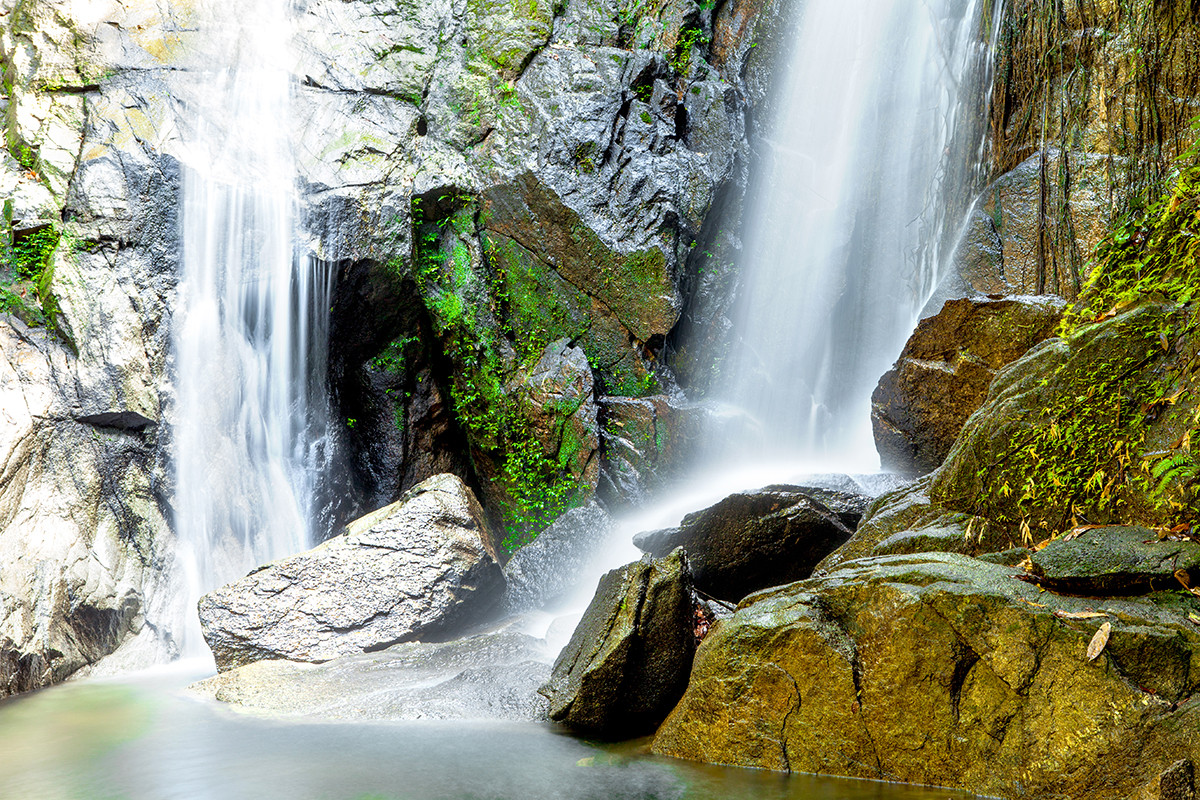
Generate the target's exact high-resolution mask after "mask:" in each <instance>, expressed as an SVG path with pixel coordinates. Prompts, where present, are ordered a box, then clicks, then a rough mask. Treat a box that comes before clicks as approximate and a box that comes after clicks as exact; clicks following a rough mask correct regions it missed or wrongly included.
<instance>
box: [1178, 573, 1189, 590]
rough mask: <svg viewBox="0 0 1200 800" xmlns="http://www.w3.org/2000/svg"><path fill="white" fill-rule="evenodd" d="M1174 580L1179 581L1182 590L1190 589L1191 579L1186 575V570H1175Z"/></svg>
mask: <svg viewBox="0 0 1200 800" xmlns="http://www.w3.org/2000/svg"><path fill="white" fill-rule="evenodd" d="M1175 580H1177V581H1179V583H1180V584H1181V585H1182V586H1183V588H1185V589H1189V590H1190V589H1191V588H1192V577H1191V576H1190V575H1188V574H1187V570H1186V569H1177V570H1175Z"/></svg>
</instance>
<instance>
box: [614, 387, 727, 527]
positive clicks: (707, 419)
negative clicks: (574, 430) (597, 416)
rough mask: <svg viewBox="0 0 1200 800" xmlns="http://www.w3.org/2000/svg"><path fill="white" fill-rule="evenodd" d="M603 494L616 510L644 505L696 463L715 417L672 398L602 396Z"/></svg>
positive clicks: (694, 404)
mask: <svg viewBox="0 0 1200 800" xmlns="http://www.w3.org/2000/svg"><path fill="white" fill-rule="evenodd" d="M597 403H598V404H599V406H600V410H601V418H602V420H603V424H602V426H601V431H600V437H601V440H602V441H603V445H604V447H603V452H604V472H603V474H602V477H603V482H602V484H601V494H602V496H603V497H604V499H605V500H606V501H607V502H608V503H609V504H610V505H617V506H619V505H625V504H632V505H635V506H636V505H643V504H645V503H647V502H649V501H650V500H651V498H652V497H653V495H654V492H655V490H658V489H662V488H663V487H665V486H668V485H670V484H671V482H672V481H674V480H677V479H679V478H680V477H681V473H683V471H684V470H685V469H686V467H687V465H689V464H691V463H694V462H693V459H694V458H695V457H696V455H697V452H698V450H699V447H700V445H701V442H702V441H703V440H704V432H705V430H706V429H710V428H711V423H712V414H711V412H710V411H709V410H708V409H707V408H706V407H705V406H703V405H699V404H696V403H688V402H685V401H683V400H682V399H680V398H675V397H670V396H667V395H652V396H649V397H636V398H635V397H601V398H599V399H598V400H597Z"/></svg>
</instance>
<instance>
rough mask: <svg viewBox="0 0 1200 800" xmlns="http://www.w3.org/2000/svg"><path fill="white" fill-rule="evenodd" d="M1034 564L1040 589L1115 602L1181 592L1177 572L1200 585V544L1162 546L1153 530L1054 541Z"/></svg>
mask: <svg viewBox="0 0 1200 800" xmlns="http://www.w3.org/2000/svg"><path fill="white" fill-rule="evenodd" d="M1030 561H1031V562H1032V563H1033V567H1032V569H1031V572H1032V574H1033V578H1034V579H1035V580H1036V582H1037V583H1038V585H1039V586H1044V587H1046V588H1047V589H1052V590H1054V591H1056V592H1061V593H1065V594H1078V595H1087V596H1090V597H1112V596H1117V595H1127V594H1146V593H1148V592H1152V591H1158V590H1163V589H1177V588H1179V587H1180V583H1179V580H1178V579H1177V578H1176V577H1175V573H1176V571H1177V570H1183V571H1184V572H1186V573H1188V574H1189V575H1190V576H1191V577H1190V578H1189V579H1188V580H1189V582H1190V581H1191V580H1195V581H1196V582H1197V585H1200V544H1197V543H1196V542H1192V541H1183V542H1177V541H1170V540H1166V541H1159V538H1158V535H1157V534H1156V533H1155V532H1154V531H1152V530H1150V529H1148V528H1139V527H1125V526H1119V525H1117V526H1105V527H1102V528H1093V529H1091V530H1088V531H1084V532H1083V533H1081V534H1079V535H1078V536H1073V537H1071V538H1066V537H1064V538H1059V539H1055V540H1053V541H1052V542H1050V544H1048V545H1047V546H1046V547H1045V548H1044V549H1042V550H1039V551H1038V552H1036V553H1033V554H1032V555H1031V556H1030Z"/></svg>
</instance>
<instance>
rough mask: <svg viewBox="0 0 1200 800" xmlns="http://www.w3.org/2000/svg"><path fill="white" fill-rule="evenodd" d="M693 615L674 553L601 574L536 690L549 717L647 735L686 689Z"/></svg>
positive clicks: (583, 727) (623, 734)
mask: <svg viewBox="0 0 1200 800" xmlns="http://www.w3.org/2000/svg"><path fill="white" fill-rule="evenodd" d="M695 615H696V600H695V596H694V594H693V593H692V585H691V577H690V575H689V572H688V565H687V557H686V556H685V555H684V554H683V552H682V551H680V550H676V551H675V552H674V553H672V554H671V555H670V556H668V557H667V558H664V559H660V560H658V561H652V560H651V559H650V558H648V557H647V558H643V559H642V560H641V561H638V562H635V563H633V564H629V565H627V566H625V567H621V568H620V569H615V570H613V571H612V572H609V573H608V574H607V575H605V576H604V577H603V578H601V579H600V585H599V587H597V589H596V596H595V597H594V598H593V599H592V602H591V604H590V605H589V606H588V608H587V611H585V612H584V614H583V619H581V620H580V622H579V626H578V627H577V628H576V629H575V633H574V634H572V636H571V640H570V642H569V643H568V644H567V646H566V647H565V648H563V651H562V653H561V654H559V656H558V660H557V661H555V662H554V672H553V674H552V675H551V677H550V681H549V682H548V683H547V684H546V686H545V687H543V688H542V693H543V694H544V695H545V696H546V697H548V698H549V699H550V718H551V719H553V720H556V721H558V722H563V723H566V724H567V725H569V726H570V727H572V728H575V729H577V730H580V731H585V732H588V733H592V734H596V735H601V736H606V737H612V738H629V737H632V736H639V735H643V734H646V733H648V732H650V731H652V730H654V728H655V727H656V726H657V725H658V723H659V722H661V721H662V720H663V718H664V717H665V716H666V715H667V712H669V711H670V710H671V708H672V707H673V706H674V705H675V703H676V701H678V700H679V697H680V696H681V695H682V694H683V689H684V687H685V686H686V685H687V679H688V671H689V670H690V669H691V666H692V656H693V655H694V653H695V650H696V637H695V624H696V617H695Z"/></svg>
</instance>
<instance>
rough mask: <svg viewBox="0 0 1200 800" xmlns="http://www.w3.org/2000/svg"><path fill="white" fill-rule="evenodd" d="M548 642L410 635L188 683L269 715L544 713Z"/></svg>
mask: <svg viewBox="0 0 1200 800" xmlns="http://www.w3.org/2000/svg"><path fill="white" fill-rule="evenodd" d="M549 675H550V654H549V653H547V652H546V648H545V644H544V643H543V642H542V641H541V640H538V639H534V638H532V637H530V636H526V635H524V634H519V633H512V632H502V633H495V634H485V635H479V636H472V637H470V638H467V639H459V640H456V641H452V642H446V643H441V644H430V643H425V642H408V643H405V644H398V645H393V646H392V647H389V648H387V649H386V650H381V651H379V652H373V653H359V654H357V655H348V656H342V657H340V658H335V659H333V660H331V661H326V662H325V663H323V664H304V663H297V662H295V661H281V660H268V661H256V662H254V663H253V664H246V665H245V666H241V667H238V668H236V669H232V670H229V671H227V672H222V673H220V674H218V675H216V676H215V677H212V678H209V679H207V680H204V681H200V682H199V683H196V684H193V685H192V686H191V687H189V690H190V691H192V692H194V693H196V694H199V695H201V696H205V697H210V698H212V699H214V700H218V701H221V702H224V703H228V704H230V705H231V706H233V707H235V708H237V709H239V710H243V711H251V712H255V713H263V714H271V715H273V716H286V717H292V716H299V717H318V718H321V719H344V720H411V719H503V720H544V719H546V700H545V698H543V697H542V696H541V695H539V694H538V691H537V690H538V687H540V686H541V685H542V684H543V683H544V682H545V681H546V679H547V678H548V677H549Z"/></svg>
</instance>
